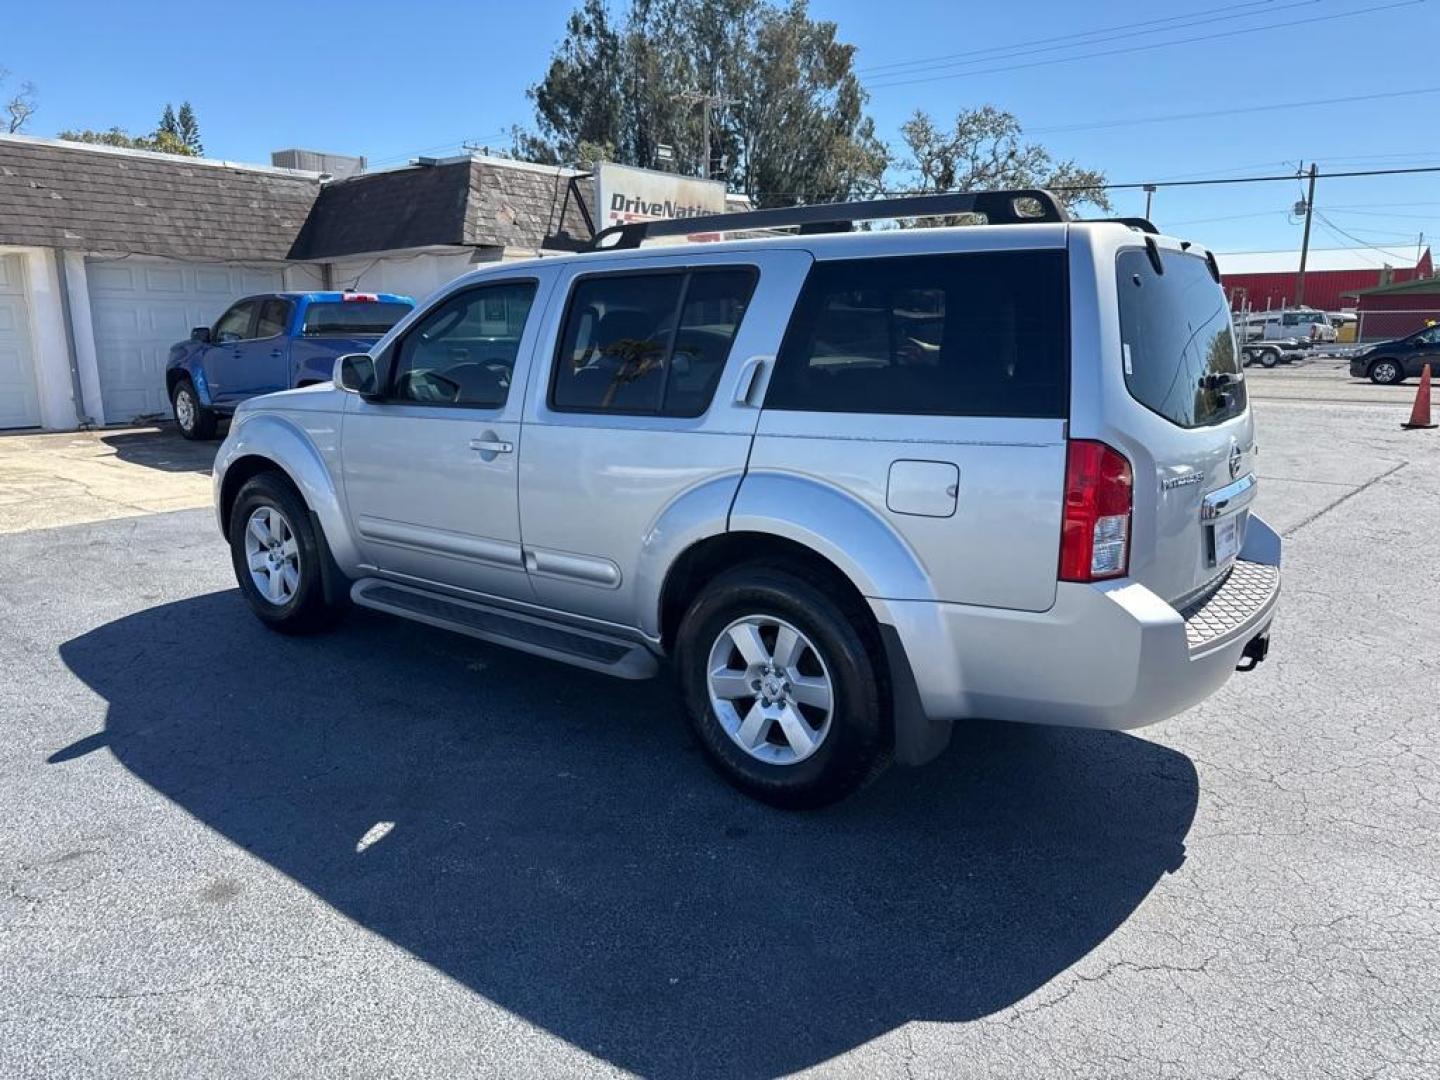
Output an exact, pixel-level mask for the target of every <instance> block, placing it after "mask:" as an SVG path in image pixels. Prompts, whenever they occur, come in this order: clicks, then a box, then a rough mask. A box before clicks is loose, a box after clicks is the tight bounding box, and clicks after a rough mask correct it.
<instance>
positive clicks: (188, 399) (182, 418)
mask: <svg viewBox="0 0 1440 1080" xmlns="http://www.w3.org/2000/svg"><path fill="white" fill-rule="evenodd" d="M170 404H171V406H172V407H173V408H174V410H175V426H176V427H178V428H179V429H180V434H181V435H183V436H185V438H187V439H213V438H214V437H215V426H216V418H215V414H214V413H213V412H211V411H210V410H209V409H207V408H205V407H204V406H203V405H201V404H200V395H199V394H197V393H196V392H195V385H194V383H192V382H191V381H190V380H189V379H181V380H180V381H179V382H177V383H176V384H175V390H174V392H173V393H172V394H171V395H170Z"/></svg>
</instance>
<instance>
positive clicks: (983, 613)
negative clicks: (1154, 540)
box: [871, 515, 1280, 729]
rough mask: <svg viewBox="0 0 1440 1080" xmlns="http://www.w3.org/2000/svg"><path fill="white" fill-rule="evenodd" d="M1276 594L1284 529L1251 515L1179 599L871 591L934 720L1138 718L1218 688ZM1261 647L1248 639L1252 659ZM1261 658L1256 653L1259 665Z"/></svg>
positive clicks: (1116, 585) (1092, 591)
mask: <svg viewBox="0 0 1440 1080" xmlns="http://www.w3.org/2000/svg"><path fill="white" fill-rule="evenodd" d="M1279 596H1280V538H1279V536H1278V535H1276V534H1275V532H1274V531H1273V530H1271V529H1270V528H1269V526H1267V525H1266V524H1265V523H1264V522H1263V521H1262V520H1261V519H1260V518H1258V517H1255V516H1254V515H1251V517H1250V522H1249V525H1248V526H1247V528H1246V539H1245V547H1244V549H1243V550H1242V551H1241V553H1240V561H1238V562H1237V563H1236V564H1235V566H1234V567H1233V568H1232V570H1231V571H1230V573H1229V575H1228V576H1227V577H1226V578H1225V579H1224V580H1223V581H1222V582H1221V583H1219V584H1218V585H1217V587H1216V588H1214V589H1213V590H1211V591H1210V592H1209V593H1208V594H1207V595H1205V596H1203V597H1201V598H1200V599H1199V600H1197V601H1195V602H1192V603H1191V604H1190V605H1189V606H1188V607H1187V608H1186V610H1185V611H1183V612H1182V611H1177V610H1176V609H1175V608H1173V607H1171V606H1170V605H1169V604H1168V603H1166V602H1165V601H1164V600H1162V599H1160V597H1158V596H1157V595H1155V594H1154V593H1153V592H1151V591H1150V590H1149V589H1147V588H1146V587H1145V586H1143V585H1140V584H1138V583H1136V582H1132V581H1127V580H1124V579H1121V580H1118V581H1114V582H1109V583H1105V584H1101V585H1077V584H1070V583H1061V584H1060V585H1059V586H1058V587H1057V589H1056V595H1055V604H1054V606H1053V607H1052V608H1051V609H1050V610H1049V611H1045V612H1036V613H1031V612H1018V611H1003V610H997V609H993V608H980V607H971V606H966V605H961V604H942V603H930V602H921V601H894V600H888V601H887V600H872V601H871V605H872V608H873V610H874V611H875V615H876V618H877V619H878V620H879V621H880V622H881V623H882V624H884V625H888V626H891V627H893V628H894V630H895V633H896V635H897V637H898V638H899V641H900V644H901V646H902V647H903V649H904V651H905V655H906V657H907V658H908V660H909V663H910V667H911V669H912V671H913V672H914V676H915V689H916V691H917V693H918V697H919V704H920V706H921V709H922V711H923V713H924V714H925V715H926V716H927V717H929V718H931V719H932V720H938V719H942V718H943V719H960V718H969V717H985V718H988V719H995V720H1014V721H1020V722H1024V723H1033V724H1061V725H1068V726H1074V727H1089V728H1117V729H1123V728H1134V727H1140V726H1143V725H1145V724H1151V723H1154V722H1156V721H1158V720H1163V719H1165V718H1166V717H1170V716H1174V715H1175V714H1176V713H1179V712H1182V711H1183V710H1185V709H1187V708H1189V707H1190V706H1192V705H1194V704H1196V703H1198V702H1200V701H1203V700H1204V699H1205V698H1207V697H1209V696H1210V695H1211V694H1213V693H1214V692H1215V691H1216V690H1218V689H1220V687H1221V686H1223V685H1224V684H1225V682H1226V680H1228V679H1229V678H1230V676H1231V674H1232V673H1233V672H1234V671H1235V669H1236V667H1237V665H1239V664H1240V663H1241V659H1242V656H1246V655H1247V653H1246V647H1247V645H1249V643H1250V642H1252V641H1253V640H1255V639H1256V638H1261V637H1264V636H1265V635H1267V634H1268V632H1269V628H1270V622H1271V619H1273V618H1274V614H1275V608H1276V605H1277V603H1278V602H1279ZM1257 653H1262V654H1263V650H1262V649H1261V648H1259V647H1258V646H1257V647H1252V648H1251V649H1250V651H1249V653H1248V658H1249V659H1250V660H1251V661H1254V660H1255V659H1256V654H1257ZM1251 666H1253V663H1252V665H1251Z"/></svg>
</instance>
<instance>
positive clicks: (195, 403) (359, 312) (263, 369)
mask: <svg viewBox="0 0 1440 1080" xmlns="http://www.w3.org/2000/svg"><path fill="white" fill-rule="evenodd" d="M414 306H415V301H414V300H412V299H411V298H410V297H408V296H397V295H395V294H393V293H356V292H278V293H265V294H263V295H260V296H247V297H245V299H243V300H238V301H236V302H235V303H234V304H232V305H231V306H230V308H229V309H228V310H227V311H226V312H225V314H224V315H221V316H220V318H219V319H217V320H216V322H215V325H214V326H197V327H196V328H195V329H194V330H191V331H190V340H188V341H181V342H177V343H176V344H174V345H172V346H170V358H169V360H168V361H167V362H166V364H165V390H166V392H167V394H168V396H169V398H170V404H171V405H172V406H174V409H175V423H176V425H177V426H178V427H179V428H180V434H182V435H184V436H185V438H187V439H211V438H214V437H215V426H216V424H217V422H218V421H219V419H220V417H222V416H228V415H229V414H230V413H232V412H234V411H235V406H236V405H238V404H240V402H242V401H244V400H246V399H247V398H252V397H255V396H256V395H258V394H269V393H271V392H273V391H276V390H288V389H290V388H291V387H295V386H308V385H310V384H311V383H318V382H328V381H329V380H330V376H331V374H332V373H333V371H334V368H335V359H336V357H339V356H342V355H344V354H345V353H353V352H365V351H367V350H368V349H369V348H370V346H372V345H374V344H375V342H377V341H379V340H380V338H381V337H382V336H384V334H385V332H386V331H387V330H389V329H390V328H391V327H392V326H394V325H395V324H396V323H397V322H399V321H400V320H401V319H403V318H404V317H405V316H406V315H408V314H409V313H410V309H411V308H413V307H414Z"/></svg>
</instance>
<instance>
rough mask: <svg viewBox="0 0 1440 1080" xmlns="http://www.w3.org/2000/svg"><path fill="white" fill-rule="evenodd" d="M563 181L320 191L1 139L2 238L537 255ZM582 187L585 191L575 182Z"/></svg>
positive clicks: (529, 171) (573, 214)
mask: <svg viewBox="0 0 1440 1080" xmlns="http://www.w3.org/2000/svg"><path fill="white" fill-rule="evenodd" d="M569 179H570V178H569V175H568V173H557V172H556V171H555V170H553V169H550V168H546V167H539V166H533V165H526V164H525V163H523V162H516V163H513V164H512V163H509V162H504V161H497V160H495V159H493V158H489V159H486V158H477V159H471V158H461V159H456V160H452V161H447V162H440V163H437V164H432V165H417V166H412V167H410V168H404V169H394V170H391V171H388V172H380V173H369V174H365V175H361V176H356V177H351V178H349V179H346V180H336V181H332V182H330V183H326V184H324V185H322V184H321V182H320V179H319V175H318V174H309V173H301V172H297V171H292V170H277V169H265V168H260V167H251V166H240V165H234V164H231V163H228V162H215V161H204V160H199V159H193V158H184V157H177V156H174V155H170V154H152V153H137V152H133V151H119V152H117V151H115V150H114V149H112V148H106V147H93V146H82V145H78V144H66V143H57V142H54V141H51V140H44V139H28V138H25V137H23V136H21V137H13V136H12V137H5V136H0V244H18V245H27V246H34V247H57V248H71V249H74V250H80V251H93V252H117V253H127V252H135V253H139V254H146V255H162V256H168V257H172V258H193V259H212V260H216V261H248V260H256V261H268V260H280V259H293V260H306V259H332V258H337V257H339V256H342V255H356V254H362V253H365V254H368V253H374V252H381V251H393V250H403V249H407V248H418V247H433V246H466V247H516V248H522V249H536V248H538V247H539V246H540V243H541V240H542V239H543V238H544V237H545V236H546V235H547V234H549V233H551V232H553V231H555V229H556V227H557V226H558V225H559V224H560V220H561V217H562V216H563V218H564V222H565V227H566V229H567V230H568V231H569V232H570V233H571V234H572V235H575V236H580V237H584V236H589V235H590V233H589V229H588V228H587V227H586V225H585V219H584V216H583V214H582V213H581V211H580V208H579V207H578V205H577V203H576V198H575V196H574V194H572V195H571V198H570V199H569V201H568V203H567V201H566V198H565V195H566V188H567V185H568V183H569ZM579 187H580V188H581V189H584V188H588V185H579Z"/></svg>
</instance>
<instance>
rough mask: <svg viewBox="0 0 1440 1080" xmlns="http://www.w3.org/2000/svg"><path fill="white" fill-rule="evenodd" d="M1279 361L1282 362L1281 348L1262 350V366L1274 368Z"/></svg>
mask: <svg viewBox="0 0 1440 1080" xmlns="http://www.w3.org/2000/svg"><path fill="white" fill-rule="evenodd" d="M1278 363H1280V350H1279V349H1264V350H1262V351H1261V353H1260V366H1261V367H1263V368H1273V367H1274V366H1275V365H1276V364H1278Z"/></svg>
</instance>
